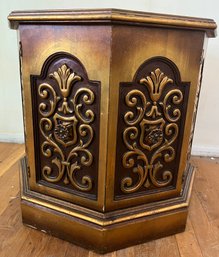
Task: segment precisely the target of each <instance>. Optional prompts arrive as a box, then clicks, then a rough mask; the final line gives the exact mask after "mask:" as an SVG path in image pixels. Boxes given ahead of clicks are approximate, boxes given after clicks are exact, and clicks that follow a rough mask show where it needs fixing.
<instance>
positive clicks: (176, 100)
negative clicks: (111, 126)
mask: <svg viewBox="0 0 219 257" xmlns="http://www.w3.org/2000/svg"><path fill="white" fill-rule="evenodd" d="M120 89H121V91H120V109H121V113H120V115H119V117H123V118H122V119H120V120H119V121H118V136H119V134H122V142H120V141H117V149H118V150H117V153H118V154H117V173H116V182H115V197H117V196H118V197H119V196H120V195H123V194H124V195H127V194H130V193H139V192H141V193H142V194H145V193H146V194H147V193H149V192H150V191H151V190H153V191H156V189H162V188H168V187H169V186H174V183H175V181H176V177H177V172H178V166H179V158H180V147H181V143H182V135H183V129H184V120H183V119H185V111H186V106H187V100H188V99H187V94H188V90H189V84H188V83H182V82H181V80H180V74H179V71H178V69H177V67H176V66H175V65H174V64H173V63H172V62H171V61H170V60H168V59H166V58H160V57H159V58H152V59H150V60H149V61H146V62H145V63H144V64H143V65H142V66H140V68H139V70H138V71H137V73H136V75H135V78H134V81H133V83H121V84H120ZM120 153H121V154H120ZM119 158H121V160H122V161H121V162H120V161H119ZM120 163H121V164H122V166H121V164H120ZM118 173H119V174H118ZM119 185H120V186H119Z"/></svg>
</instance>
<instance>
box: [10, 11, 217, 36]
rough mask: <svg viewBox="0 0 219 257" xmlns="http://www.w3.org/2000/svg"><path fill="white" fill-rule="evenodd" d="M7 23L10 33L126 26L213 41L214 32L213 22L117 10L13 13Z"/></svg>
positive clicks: (215, 26)
mask: <svg viewBox="0 0 219 257" xmlns="http://www.w3.org/2000/svg"><path fill="white" fill-rule="evenodd" d="M8 20H9V24H10V27H11V28H12V29H17V28H18V26H19V24H38V23H41V24H45V23H52V24H55V23H62V24H63V23H70V24H75V23H76V24H78V23H80V24H88V23H90V24H100V23H101V24H129V25H135V26H136V25H138V26H151V27H167V28H177V27H178V28H182V29H192V30H202V31H205V32H206V34H207V36H208V37H215V36H216V28H217V25H216V23H215V21H214V20H212V19H205V18H204V19H203V18H195V17H187V16H175V15H167V14H155V13H148V12H139V11H129V10H119V9H86V10H79V9H78V10H32V11H31V10H30V11H26V10H25V11H13V12H11V13H10V14H9V16H8Z"/></svg>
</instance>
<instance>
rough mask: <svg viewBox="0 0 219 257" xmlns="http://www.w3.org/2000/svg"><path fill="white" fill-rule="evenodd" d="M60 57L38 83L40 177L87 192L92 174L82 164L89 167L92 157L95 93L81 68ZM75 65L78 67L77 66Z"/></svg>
mask: <svg viewBox="0 0 219 257" xmlns="http://www.w3.org/2000/svg"><path fill="white" fill-rule="evenodd" d="M63 59H64V60H65V62H64V61H62V60H60V64H59V66H58V65H57V63H56V67H55V68H53V69H52V65H51V64H50V66H51V67H49V70H48V72H47V74H48V75H47V79H46V80H47V81H46V82H45V80H43V81H42V82H41V83H39V84H38V99H39V100H38V103H39V104H38V110H39V115H40V116H39V131H40V133H39V134H40V142H41V154H42V156H44V159H43V158H41V160H40V162H41V163H42V164H41V176H40V177H41V178H42V179H43V180H45V181H47V182H49V183H53V184H58V183H59V184H60V183H61V184H60V185H63V186H64V185H66V186H68V185H71V186H73V188H74V189H76V190H79V191H82V192H89V191H91V190H92V189H93V178H92V176H91V174H89V175H88V174H87V175H86V174H84V173H85V169H84V168H85V167H88V168H89V167H91V166H92V164H93V159H94V156H93V153H92V151H91V150H90V148H91V146H92V142H93V139H94V128H93V123H94V122H95V120H97V118H96V114H95V113H94V108H93V106H94V105H95V93H94V92H93V91H92V90H91V89H90V87H89V88H88V87H87V85H89V80H87V78H86V73H84V70H83V69H82V68H81V74H80V75H79V74H78V72H76V71H74V70H73V68H74V65H73V64H74V63H73V64H72V66H73V68H70V67H69V66H68V65H69V64H68V63H69V60H68V59H67V58H63ZM66 59H67V60H66ZM76 69H77V70H80V69H79V68H78V67H77V66H76ZM83 73H84V74H83ZM37 81H41V80H39V79H38V80H37ZM78 83H81V84H78ZM35 84H37V83H35ZM90 84H91V83H90ZM82 170H83V172H82V173H81V175H80V171H82ZM62 183H63V184H62Z"/></svg>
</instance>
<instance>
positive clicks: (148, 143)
mask: <svg viewBox="0 0 219 257" xmlns="http://www.w3.org/2000/svg"><path fill="white" fill-rule="evenodd" d="M8 18H9V21H10V26H11V28H12V29H17V30H18V32H19V46H20V52H19V53H20V67H21V69H20V71H21V85H22V94H23V110H24V126H25V142H26V157H25V158H24V159H23V160H22V169H21V173H22V176H21V178H22V179H21V180H22V185H21V190H22V192H21V207H22V216H23V222H24V224H26V225H29V226H31V227H36V228H37V229H39V230H45V231H46V232H47V233H50V234H52V235H55V236H57V237H60V238H62V239H65V240H68V241H70V242H74V243H76V244H79V245H82V246H84V247H87V248H89V249H93V250H95V251H98V252H102V253H105V252H109V251H113V250H116V249H120V248H123V247H127V246H130V245H133V244H137V243H141V242H145V241H147V240H151V239H155V238H159V237H163V236H166V235H170V234H173V233H177V232H180V231H183V230H184V228H185V225H186V218H187V213H188V205H189V199H190V194H191V188H192V181H193V178H194V171H193V168H192V166H191V165H190V164H189V157H190V152H191V143H192V137H193V130H194V122H195V116H196V110H197V102H198V97H199V90H200V83H201V75H202V68H203V63H204V53H205V45H206V41H207V38H208V37H214V36H215V29H216V24H215V22H214V21H212V20H209V19H197V18H189V17H178V16H169V15H159V14H150V13H143V12H133V11H124V10H114V9H105V10H77V11H71V10H68V11H67V10H66V11H33V12H30V11H29V12H18V11H17V12H12V13H11V14H10V15H9V17H8Z"/></svg>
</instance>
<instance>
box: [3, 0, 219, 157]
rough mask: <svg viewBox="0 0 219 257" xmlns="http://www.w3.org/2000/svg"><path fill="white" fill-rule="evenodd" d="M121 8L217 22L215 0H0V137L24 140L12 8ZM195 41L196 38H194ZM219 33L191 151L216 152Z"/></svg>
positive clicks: (209, 58) (212, 45) (213, 44)
mask: <svg viewBox="0 0 219 257" xmlns="http://www.w3.org/2000/svg"><path fill="white" fill-rule="evenodd" d="M107 7H109V8H121V9H130V10H140V11H148V12H157V13H169V14H176V15H187V16H195V17H206V18H213V19H214V20H215V21H216V22H217V23H218V24H219V12H218V10H219V1H218V0H208V1H206V0H193V1H191V0H184V1H179V0H178V1H174V0H135V1H133V0H120V1H118V0H111V1H104V0H99V1H98V0H92V1H90V0H80V1H74V0H62V1H60V0H52V1H51V0H37V1H33V0H32V1H31V0H10V1H5V0H1V2H0V141H11V142H23V124H22V109H21V105H22V104H21V94H20V84H19V64H18V50H17V38H16V32H15V31H13V30H9V28H8V22H7V15H8V14H9V13H10V12H11V11H12V10H28V9H29V10H30V9H60V8H61V9H62V8H64V9H65V8H68V9H74V8H107ZM194 44H195V42H194ZM218 67H219V37H218V38H216V39H210V40H209V44H208V50H207V56H206V61H205V69H204V77H203V83H202V91H201V97H200V104H199V109H198V117H197V124H196V130H195V137H194V144H193V153H196V154H202V155H206V154H208V155H217V156H219V136H218V128H219V106H218V105H217V102H218V100H219V86H218V78H217V72H219V70H218Z"/></svg>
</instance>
